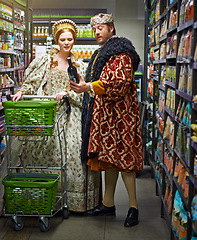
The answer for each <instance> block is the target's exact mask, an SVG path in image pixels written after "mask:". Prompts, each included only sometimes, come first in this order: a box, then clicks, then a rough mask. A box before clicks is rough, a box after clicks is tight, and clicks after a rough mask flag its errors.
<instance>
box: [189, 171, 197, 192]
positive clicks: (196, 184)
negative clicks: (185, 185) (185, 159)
mask: <svg viewBox="0 0 197 240" xmlns="http://www.w3.org/2000/svg"><path fill="white" fill-rule="evenodd" d="M189 178H190V180H191V182H192V183H193V184H194V186H195V188H196V189H197V180H196V178H195V177H194V176H193V175H192V174H190V175H189Z"/></svg>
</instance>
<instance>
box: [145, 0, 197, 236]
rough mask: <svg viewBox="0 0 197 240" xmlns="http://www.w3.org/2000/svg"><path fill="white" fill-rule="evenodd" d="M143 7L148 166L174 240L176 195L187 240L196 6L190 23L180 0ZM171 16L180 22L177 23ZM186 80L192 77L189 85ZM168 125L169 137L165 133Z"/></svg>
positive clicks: (195, 114) (196, 148)
mask: <svg viewBox="0 0 197 240" xmlns="http://www.w3.org/2000/svg"><path fill="white" fill-rule="evenodd" d="M185 2H186V1H185ZM144 3H145V18H146V20H145V74H144V76H145V80H146V82H147V99H146V103H147V110H148V111H147V113H146V148H145V149H146V154H145V156H147V157H146V159H145V161H146V162H149V164H150V165H151V166H152V175H153V176H154V177H155V179H156V193H157V195H159V196H160V199H161V216H162V217H165V219H166V221H167V223H168V225H169V229H170V231H171V239H179V238H178V237H177V234H176V229H175V228H174V225H173V223H174V219H175V218H174V215H175V211H174V206H175V202H176V197H177V193H178V194H179V195H180V198H181V201H182V203H183V206H184V211H185V213H186V215H187V219H186V221H185V225H184V231H185V233H184V234H186V239H187V240H189V239H191V237H192V236H193V231H192V209H191V207H192V206H191V204H192V200H193V197H194V196H195V194H196V189H197V180H196V176H195V175H194V157H195V155H196V153H197V143H196V142H194V141H193V140H192V138H191V136H192V135H193V131H192V128H191V124H192V123H193V124H194V123H196V122H197V121H196V120H197V103H196V102H193V97H194V96H195V95H197V84H196V82H197V63H196V62H195V61H194V52H195V48H196V44H197V1H196V0H194V1H193V10H192V11H193V17H192V18H190V19H188V18H187V16H188V15H185V19H183V17H181V16H182V13H181V9H182V7H181V6H182V0H174V1H170V0H160V1H159V0H152V1H144ZM172 12H173V13H176V14H175V15H176V16H177V17H176V18H174V19H173V20H172ZM175 15H173V16H175ZM175 19H177V20H175ZM183 36H186V37H187V39H189V37H190V40H189V41H190V42H191V48H189V47H188V46H189V45H187V47H186V48H185V49H186V50H185V51H184V53H187V54H185V55H184V54H182V53H180V49H181V48H180V45H181V44H182V41H183ZM186 37H185V38H186ZM181 46H182V45H181ZM189 49H191V50H190V51H189ZM184 68H185V69H187V74H185V73H184V71H183V69H184ZM189 71H190V72H189ZM169 72H170V73H171V75H169ZM189 73H191V75H190V74H189ZM184 74H185V75H184ZM169 76H170V77H169ZM183 76H184V77H186V78H187V83H186V85H184V86H182V84H181V79H184V78H183ZM188 76H191V78H190V79H192V80H191V81H189V80H188ZM184 84H185V82H184ZM191 86H192V87H191ZM150 106H151V110H150ZM186 106H187V107H186ZM179 107H180V108H179ZM181 109H182V111H183V110H184V111H183V112H182V113H184V114H185V115H184V117H185V118H183V114H181V111H179V110H181ZM168 122H170V128H169V131H170V134H168V130H167V125H168ZM155 126H156V127H155ZM150 133H151V136H150ZM177 166H179V172H178V174H177V169H178V167H177ZM181 174H182V175H181ZM181 176H182V180H181ZM180 218H182V219H183V217H182V216H181V217H180V216H179V218H178V219H180Z"/></svg>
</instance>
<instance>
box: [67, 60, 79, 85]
mask: <svg viewBox="0 0 197 240" xmlns="http://www.w3.org/2000/svg"><path fill="white" fill-rule="evenodd" d="M67 60H68V64H69V67H68V75H69V78H70V80H71V81H73V82H76V83H79V76H78V74H77V69H76V67H75V66H73V65H72V62H71V58H70V57H68V58H67Z"/></svg>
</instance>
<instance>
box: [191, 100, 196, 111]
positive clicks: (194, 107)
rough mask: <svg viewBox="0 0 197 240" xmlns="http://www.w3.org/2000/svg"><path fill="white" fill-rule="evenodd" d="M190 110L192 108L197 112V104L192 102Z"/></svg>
mask: <svg viewBox="0 0 197 240" xmlns="http://www.w3.org/2000/svg"><path fill="white" fill-rule="evenodd" d="M192 108H193V109H194V110H195V111H197V102H193V103H192Z"/></svg>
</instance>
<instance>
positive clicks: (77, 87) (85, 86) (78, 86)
mask: <svg viewBox="0 0 197 240" xmlns="http://www.w3.org/2000/svg"><path fill="white" fill-rule="evenodd" d="M78 76H79V83H75V82H73V81H71V80H70V88H71V89H72V90H73V91H75V92H76V93H82V92H88V91H90V83H86V82H85V81H84V80H83V79H82V77H81V76H80V74H78Z"/></svg>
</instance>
